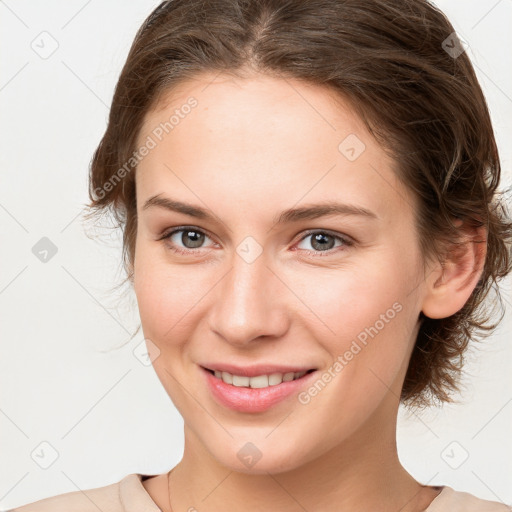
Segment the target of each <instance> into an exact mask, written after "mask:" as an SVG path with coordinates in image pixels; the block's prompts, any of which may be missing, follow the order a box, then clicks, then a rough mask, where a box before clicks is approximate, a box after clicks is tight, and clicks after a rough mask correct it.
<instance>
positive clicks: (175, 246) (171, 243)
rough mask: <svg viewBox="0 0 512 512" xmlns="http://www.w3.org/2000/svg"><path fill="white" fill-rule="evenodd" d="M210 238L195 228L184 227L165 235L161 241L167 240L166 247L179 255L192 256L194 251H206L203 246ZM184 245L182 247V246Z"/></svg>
mask: <svg viewBox="0 0 512 512" xmlns="http://www.w3.org/2000/svg"><path fill="white" fill-rule="evenodd" d="M206 238H210V237H209V236H208V235H207V234H206V233H205V232H204V231H201V230H200V229H197V228H196V227H194V226H182V227H180V228H178V229H173V230H171V231H169V232H168V233H166V234H165V235H163V236H162V237H161V238H160V239H159V240H165V244H166V246H167V247H168V248H169V249H171V251H174V252H176V253H178V254H191V253H194V252H197V251H195V250H194V249H204V248H205V247H202V244H203V243H204V241H205V239H206ZM180 244H182V245H180Z"/></svg>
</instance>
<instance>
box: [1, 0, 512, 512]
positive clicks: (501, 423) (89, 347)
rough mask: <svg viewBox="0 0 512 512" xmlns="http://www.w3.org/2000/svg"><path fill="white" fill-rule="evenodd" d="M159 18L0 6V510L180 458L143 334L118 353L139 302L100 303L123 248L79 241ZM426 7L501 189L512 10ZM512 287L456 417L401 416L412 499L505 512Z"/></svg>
mask: <svg viewBox="0 0 512 512" xmlns="http://www.w3.org/2000/svg"><path fill="white" fill-rule="evenodd" d="M157 3H158V2H154V1H149V0H138V1H137V2H126V1H120V0H117V1H114V0H103V1H102V2H99V1H98V0H96V1H94V0H92V1H91V0H89V1H85V0H72V1H67V2H57V1H55V0H52V1H50V0H47V1H45V2H35V1H32V2H21V1H16V0H6V1H2V2H0V51H1V57H0V58H1V74H0V105H1V112H2V115H1V117H0V126H1V130H2V131H1V134H0V135H1V137H0V140H1V141H2V151H1V152H0V158H1V164H0V172H1V177H2V178H1V179H2V181H1V184H2V186H1V188H0V226H1V240H2V242H1V243H2V251H1V254H2V261H1V264H0V311H1V324H0V325H1V337H0V340H1V357H0V378H1V382H0V429H1V437H0V454H1V455H0V456H1V459H0V461H1V465H0V508H3V509H9V508H11V507H14V506H18V505H21V504H25V503H28V502H32V501H35V500H39V499H42V498H44V497H47V496H54V495H56V494H61V493H64V492H70V491H76V490H78V489H89V488H92V487H99V486H104V485H108V484H110V483H113V482H117V481H119V480H120V479H121V478H123V477H124V476H125V475H127V474H129V473H134V472H138V473H147V474H157V473H163V472H166V471H168V470H169V469H170V468H171V467H172V466H174V465H175V464H176V463H177V462H179V460H180V458H181V453H182V448H183V434H182V428H183V423H182V419H181V416H180V415H179V414H178V413H177V411H176V409H175V408H174V406H173V404H172V402H171V401H170V399H169V398H168V396H167V394H166V392H165V391H164V390H163V388H162V386H161V384H160V381H159V380H158V378H157V377H156V374H155V372H154V370H153V368H152V366H144V365H143V364H142V363H141V362H140V361H139V360H138V359H137V358H136V357H135V356H134V354H133V351H134V350H135V349H136V347H138V346H139V347H140V343H141V342H142V340H143V337H142V333H139V335H138V336H136V337H135V338H134V339H133V340H132V341H131V342H128V343H127V341H128V340H129V338H130V333H131V332H132V331H133V329H134V328H135V327H136V326H137V325H138V321H139V319H138V315H137V310H136V302H135V299H134V296H133V294H132V295H130V296H129V297H128V299H124V298H122V296H121V291H119V292H116V293H113V292H112V291H111V289H110V288H111V287H113V286H115V284H116V283H118V282H119V281H120V280H121V278H122V277H124V276H123V274H122V272H121V267H120V261H121V257H120V238H119V234H118V233H117V234H116V233H115V232H114V233H112V234H111V235H108V232H106V231H104V232H102V233H103V235H104V236H103V237H102V239H101V240H99V241H98V240H97V239H91V238H88V237H87V236H86V231H85V227H84V226H83V225H82V222H81V217H80V214H81V211H82V206H83V205H84V204H85V203H86V202H87V201H88V198H87V173H88V165H89V161H90V159H91V156H92V153H93V151H94V149H95V148H96V145H97V144H98V142H99V140H100V138H101V136H102V134H103V131H104V129H105V126H106V121H107V115H108V106H109V104H110V101H111V97H112V93H113V88H114V85H115V83H116V80H117V78H118V75H119V72H120V70H121V67H122V65H123V63H124V60H125V58H126V55H127V52H128V49H129V47H130V44H131V42H132V40H133V37H134V35H135V32H136V30H137V29H138V27H139V26H140V24H141V22H142V21H143V20H144V18H145V17H146V16H147V15H148V14H149V13H150V11H151V10H152V9H153V8H154V7H155V6H156V5H157ZM437 5H438V6H439V7H440V8H441V9H443V10H444V11H445V12H446V14H447V15H448V17H449V18H450V19H451V21H452V23H453V24H454V26H455V28H456V30H457V32H458V34H459V35H460V36H461V37H462V38H463V39H464V40H465V41H467V42H468V44H469V50H468V52H469V55H470V57H471V59H472V60H473V62H474V64H475V66H476V72H477V74H478V77H479V79H480V80H481V84H482V87H483V89H484V93H485V94H486V97H487V99H488V103H489V106H490V109H491V114H492V118H493V121H494V125H495V130H496V134H497V139H498V144H499V147H500V151H501V157H502V164H503V168H504V171H505V176H504V181H503V185H502V187H503V188H504V186H505V185H508V186H509V185H510V183H511V181H512V180H511V145H510V140H511V132H512V130H511V127H512V126H511V120H512V66H511V62H510V48H512V31H511V30H510V26H511V19H512V0H500V1H496V0H492V1H483V0H471V1H468V0H465V1H462V0H457V1H455V0H443V1H438V2H437ZM44 31H46V32H47V33H48V34H50V36H49V35H40V34H41V32H44ZM41 38H46V39H45V48H46V50H48V48H51V45H52V44H54V45H56V44H58V48H57V49H56V51H55V52H54V53H53V54H52V55H51V56H49V57H48V58H46V59H43V58H41V57H40V56H39V55H38V54H37V53H36V51H34V49H33V46H36V45H37V44H39V45H40V46H42V43H41V42H40V41H41ZM52 38H53V39H54V40H55V41H56V42H52ZM39 51H42V50H39ZM88 232H89V233H91V231H90V229H89V231H88ZM92 235H94V233H92ZM42 237H48V238H49V239H50V240H51V241H52V242H53V243H54V244H55V246H56V247H57V249H58V252H57V253H56V254H55V256H54V257H52V258H51V259H50V260H49V261H48V262H47V263H42V262H41V261H40V260H39V259H38V258H36V256H35V255H34V254H33V253H32V247H33V246H34V245H35V244H36V243H37V242H38V241H39V240H40V239H41V238H42ZM510 282H511V281H510V279H508V280H507V281H506V282H505V283H503V293H504V298H505V300H506V301H507V302H508V304H507V307H508V311H507V316H506V319H505V321H504V322H503V323H502V324H501V326H500V328H499V329H498V331H497V332H496V333H495V334H494V335H493V336H492V337H491V338H490V339H489V340H488V341H487V342H484V343H483V344H482V345H481V347H480V348H479V349H478V350H475V349H472V350H471V353H470V355H469V359H470V361H469V364H468V365H467V374H468V378H467V379H466V380H465V381H464V382H465V390H464V393H463V394H462V395H461V396H460V397H459V401H460V403H459V404H456V405H451V406H445V407H444V408H442V409H433V410H427V411H425V412H423V413H417V414H413V415H407V414H405V413H404V411H401V414H400V422H399V432H398V443H399V452H400V456H401V459H402V462H403V464H404V465H405V466H406V468H407V469H408V470H409V471H410V472H411V473H412V474H413V476H414V477H415V478H416V479H418V480H419V481H421V482H422V483H425V484H429V485H434V484H445V485H450V486H452V487H454V488H456V489H457V490H463V491H468V492H471V493H473V494H476V495H477V496H480V497H482V498H486V499H491V500H496V501H498V500H501V501H504V502H506V503H512V436H511V435H510V431H511V424H512V382H511V377H510V374H511V370H512V368H511V366H512V365H511V362H512V346H511V344H510V339H511V336H510V332H511V327H512V321H511V312H510V310H511V306H510V304H511V302H512V301H511V300H510V296H511V294H510ZM123 345H124V346H123ZM117 346H122V348H120V349H119V350H114V348H115V347H117ZM41 443H49V445H51V447H50V446H49V445H48V444H43V445H41ZM52 447H53V448H52ZM53 450H55V453H56V454H57V455H58V458H57V459H56V460H55V462H53V464H51V465H50V466H49V467H48V468H47V469H43V468H41V467H40V465H38V464H37V463H36V462H35V461H38V462H39V463H47V464H49V463H50V462H51V458H52V454H54V452H53ZM466 456H467V457H468V458H467V460H465V461H463V459H464V458H465V457H466ZM462 461H463V462H462ZM461 462H462V463H461ZM459 464H461V465H460V466H459V467H458V468H454V467H451V466H457V465H459Z"/></svg>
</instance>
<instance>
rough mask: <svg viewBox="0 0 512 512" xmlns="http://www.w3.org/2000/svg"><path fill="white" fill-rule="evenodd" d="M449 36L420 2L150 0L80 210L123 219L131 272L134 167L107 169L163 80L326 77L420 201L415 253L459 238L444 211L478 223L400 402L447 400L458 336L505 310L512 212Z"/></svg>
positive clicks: (489, 131) (463, 58)
mask: <svg viewBox="0 0 512 512" xmlns="http://www.w3.org/2000/svg"><path fill="white" fill-rule="evenodd" d="M454 36H455V31H454V28H453V26H452V25H451V24H450V22H449V21H448V20H447V19H446V17H445V16H444V14H443V13H442V12H441V11H439V10H438V9H437V8H436V7H434V6H433V5H431V4H430V3H428V2H427V1H426V0H367V1H365V2H361V1H360V0H318V1H315V2H311V1H309V0H209V1H204V0H170V1H167V2H163V3H162V4H160V5H159V6H158V7H157V8H156V9H155V10H154V11H153V12H152V13H151V14H150V15H149V17H148V18H147V19H146V20H145V21H144V23H143V25H142V26H141V27H140V29H139V30H138V32H137V34H136V37H135V40H134V42H133V44H132V47H131V49H130V52H129V55H128V58H127V60H126V63H125V65H124V67H123V70H122V72H121V75H120V78H119V80H118V83H117V86H116V88H115V93H114V97H113V100H112V107H111V110H110V117H109V121H108V126H107V129H106V132H105V134H104V136H103V138H102V140H101V142H100V144H99V146H98V148H97V149H96V151H95V153H94V156H93V159H92V162H91V168H90V188H89V196H90V199H91V202H90V204H89V205H88V207H89V208H90V209H91V213H90V214H95V213H100V212H101V211H103V212H104V211H109V212H110V213H112V214H113V215H114V218H115V220H116V221H117V225H118V226H119V227H121V228H122V229H123V261H124V265H125V270H126V272H127V275H128V279H130V280H132V278H133V259H134V252H135V239H136V233H137V211H136V194H135V176H134V174H135V173H134V172H124V173H122V175H123V177H122V180H121V183H118V184H116V183H115V182H114V181H113V180H114V178H116V173H118V172H119V170H120V169H121V168H123V166H125V167H124V168H125V170H126V162H128V161H129V160H130V157H131V156H132V154H133V152H134V150H135V144H136V141H137V137H138V135H139V132H140V128H141V126H142V123H143V121H144V117H145V115H146V114H147V113H148V112H149V111H150V110H151V109H152V108H153V107H154V106H155V105H156V103H157V102H158V100H159V98H161V97H162V95H163V94H164V93H165V92H167V91H169V90H172V89H173V88H174V87H176V86H177V85H178V84H179V83H180V82H184V81H186V80H187V79H190V78H195V77H197V76H198V75H199V74H202V73H205V72H213V73H217V72H219V73H220V72H223V73H227V74H231V75H233V76H235V77H241V78H243V77H245V76H247V70H252V71H255V72H259V73H263V74H267V75H271V76H276V77H287V78H288V77H290V78H294V79H299V80H303V81H305V82H307V83H311V84H316V85H321V86H325V87H329V88H330V89H332V90H333V91H336V92H338V93H339V95H340V97H342V98H344V99H346V100H348V101H349V102H350V103H351V105H352V106H353V108H354V109H355V111H356V112H357V114H358V115H359V116H360V117H361V119H362V120H363V121H364V122H365V124H366V126H367V128H368V129H369V131H370V133H371V134H372V135H373V136H374V137H375V138H376V140H377V141H378V142H379V143H380V145H381V147H382V148H383V149H384V150H385V151H387V152H388V153H389V154H390V155H391V156H392V157H393V159H394V161H395V162H396V163H397V170H396V172H397V175H398V178H399V179H400V180H401V181H402V182H403V183H404V184H405V185H406V186H407V187H408V188H409V189H410V190H411V191H412V192H413V193H414V194H416V197H417V198H418V199H419V207H418V210H417V211H416V212H415V214H416V226H417V231H418V234H419V243H420V247H421V249H422V252H423V254H424V256H425V260H427V259H429V258H438V259H439V260H442V258H443V256H442V255H443V254H445V253H444V252H443V248H446V247H447V245H446V244H450V243H452V244H453V243H454V241H455V240H459V235H460V230H459V228H458V227H457V226H456V225H454V223H453V220H454V219H462V220H463V221H464V223H465V224H467V225H469V226H472V227H477V226H485V227H486V229H487V240H486V243H487V255H486V260H485V266H484V269H483V273H482V275H481V278H480V280H479V282H478V284H477V286H476V287H475V289H474V291H473V293H472V295H471V296H470V298H469V299H468V301H467V302H466V304H465V305H464V307H463V308H462V309H461V310H460V311H458V312H457V313H455V314H454V315H452V316H450V317H448V318H443V319H430V318H427V317H425V316H424V315H423V313H421V314H420V317H421V318H422V320H423V321H422V324H421V327H420V331H419V334H418V337H417V340H416V344H415V347H414V349H413V353H412V356H411V360H410V363H409V367H408V370H407V374H406V377H405V382H404V385H403V390H402V397H401V398H402V401H403V402H404V403H405V404H407V405H413V404H414V405H426V404H429V403H432V401H434V400H439V401H453V400H452V398H451V396H450V394H451V392H452V391H455V390H457V383H458V378H459V374H460V370H461V367H462V362H463V357H462V356H463V353H464V351H465V349H466V347H467V345H468V342H469V341H470V339H471V338H475V336H476V335H477V334H478V333H479V334H480V335H484V334H487V335H488V334H489V333H490V331H491V330H493V329H494V328H495V327H496V325H497V324H498V322H499V321H501V318H502V316H503V315H502V316H501V317H500V318H499V320H498V321H497V322H495V323H493V324H490V323H489V322H490V319H491V312H490V310H489V308H488V307H485V306H486V304H485V303H484V299H485V298H486V297H487V296H488V293H489V291H490V290H491V288H492V287H494V286H493V285H497V281H498V280H499V279H500V278H502V277H504V276H506V275H507V274H508V273H509V272H510V271H511V260H512V258H511V252H510V240H511V238H512V223H511V221H510V217H509V215H508V212H507V211H506V209H505V205H504V203H503V202H502V201H501V200H500V197H499V193H498V192H497V187H498V184H499V180H500V172H501V171H500V160H499V155H498V150H497V146H496V142H495V138H494V133H493V128H492V125H491V120H490V116H489V112H488V108H487V104H486V101H485V98H484V96H483V93H482V90H481V88H480V85H479V83H478V80H477V78H476V76H475V72H474V70H473V67H472V65H471V62H470V59H469V58H468V55H467V54H466V52H464V51H463V52H462V53H460V55H457V53H459V52H456V53H453V52H450V51H448V50H449V48H456V49H457V48H461V46H460V43H459V41H458V40H457V39H456V38H454ZM447 41H448V42H449V44H448V46H446V45H447ZM456 45H459V46H456ZM134 169H136V166H135V167H134ZM117 178H118V181H119V174H118V175H117ZM106 183H110V186H109V187H106V186H105V184H106ZM107 190H108V193H107ZM482 242H484V243H485V240H484V241H482ZM494 288H495V292H496V296H497V298H498V299H499V302H500V305H502V302H501V297H500V292H499V289H498V287H497V286H495V287H494Z"/></svg>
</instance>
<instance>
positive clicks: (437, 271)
mask: <svg viewBox="0 0 512 512" xmlns="http://www.w3.org/2000/svg"><path fill="white" fill-rule="evenodd" d="M463 229H464V228H463ZM464 231H465V235H464V239H463V240H461V242H460V243H457V244H453V245H452V246H451V247H450V248H449V252H448V256H447V257H446V258H445V261H444V262H443V263H438V264H437V265H436V267H435V268H434V270H433V271H431V273H430V274H429V275H428V276H427V278H426V283H427V286H426V293H425V297H424V300H423V307H422V312H423V314H424V315H425V316H427V317H429V318H434V319H435V318H447V317H449V316H451V315H453V314H455V313H457V311H459V310H460V309H462V307H463V306H464V304H465V303H466V302H467V300H468V299H469V297H470V296H471V294H472V292H473V290H474V289H475V287H476V285H477V284H478V281H479V279H480V276H481V275H482V271H483V268H484V264H485V257H486V254H487V231H486V229H485V227H484V226H482V227H478V228H471V229H467V230H464Z"/></svg>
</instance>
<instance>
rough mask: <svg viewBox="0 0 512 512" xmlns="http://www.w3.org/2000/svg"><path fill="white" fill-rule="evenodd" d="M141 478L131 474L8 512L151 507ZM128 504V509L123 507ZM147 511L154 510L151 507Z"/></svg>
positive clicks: (107, 511)
mask: <svg viewBox="0 0 512 512" xmlns="http://www.w3.org/2000/svg"><path fill="white" fill-rule="evenodd" d="M141 477H144V476H143V475H142V476H141V475H140V474H138V473H132V474H130V475H127V476H125V477H124V478H123V479H122V480H120V481H119V482H116V483H113V484H110V485H106V486H104V487H95V488H93V489H86V490H80V491H72V492H67V493H64V494H59V495H58V496H52V497H49V498H45V499H42V500H39V501H35V502H33V503H29V504H26V505H23V506H21V507H18V508H15V509H12V510H9V511H7V512H70V511H73V512H98V510H101V511H102V512H129V511H131V510H132V506H138V505H142V506H147V505H148V504H149V505H151V503H152V504H153V505H154V502H152V501H151V499H150V498H149V495H148V494H147V493H146V492H145V490H144V487H143V486H142V483H141ZM148 500H149V501H148ZM127 503H129V508H126V506H125V504H127ZM146 510H148V512H149V511H152V510H153V509H152V508H151V506H150V507H149V508H146ZM156 510H158V508H157V509H156Z"/></svg>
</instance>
